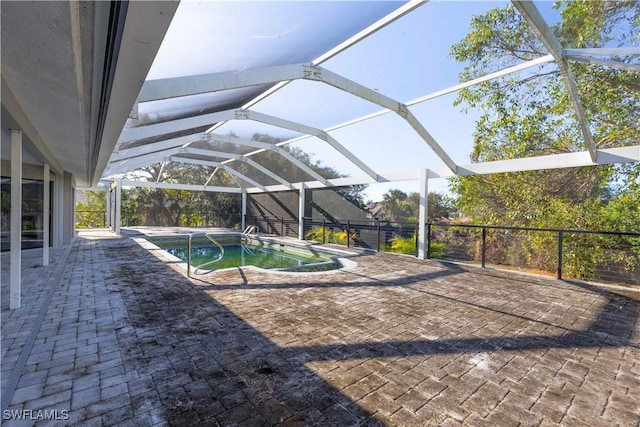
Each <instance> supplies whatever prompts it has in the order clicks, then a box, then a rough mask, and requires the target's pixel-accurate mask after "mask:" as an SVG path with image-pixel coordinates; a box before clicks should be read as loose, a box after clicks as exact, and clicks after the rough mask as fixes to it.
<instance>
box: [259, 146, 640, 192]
mask: <svg viewBox="0 0 640 427" xmlns="http://www.w3.org/2000/svg"><path fill="white" fill-rule="evenodd" d="M639 161H640V145H635V146H630V147H619V148H608V149H603V150H598V162H597V163H594V162H593V161H592V160H591V156H590V154H589V152H588V151H580V152H576V153H563V154H550V155H546V156H537V157H530V158H526V159H513V160H498V161H494V162H485V163H471V164H467V165H460V166H458V169H459V170H460V171H461V172H462V174H463V175H466V176H468V175H489V174H494V173H505V172H524V171H532V170H546V169H563V168H567V167H584V166H594V165H607V164H614V163H629V162H639ZM420 173H421V170H413V171H404V172H397V173H385V174H384V179H385V180H386V181H388V182H400V181H416V180H419V179H420ZM452 176H454V174H453V173H452V172H451V170H449V169H448V168H444V167H443V168H440V169H436V170H429V178H433V179H437V178H449V177H452ZM328 181H329V183H330V185H332V186H335V187H342V186H349V185H359V184H371V183H372V179H371V177H369V176H366V175H362V176H358V177H346V178H335V179H329V180H328ZM292 184H293V185H294V186H299V185H300V184H301V183H299V182H294V183H292ZM304 184H305V186H306V187H307V188H322V187H324V184H323V183H320V182H318V181H307V182H305V183H304ZM266 188H267V190H268V191H274V192H275V191H286V190H288V188H286V187H284V186H282V185H268V186H266ZM247 192H248V193H260V192H262V190H260V189H258V188H248V189H247Z"/></svg>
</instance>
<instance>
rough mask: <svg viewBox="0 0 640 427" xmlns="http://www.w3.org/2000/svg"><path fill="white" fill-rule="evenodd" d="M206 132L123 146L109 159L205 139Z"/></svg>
mask: <svg viewBox="0 0 640 427" xmlns="http://www.w3.org/2000/svg"><path fill="white" fill-rule="evenodd" d="M207 139H208V137H207V134H205V133H202V132H200V133H195V134H192V135H185V136H180V137H178V138H171V139H167V140H164V141H158V142H153V143H150V144H144V145H139V146H137V147H132V148H125V149H122V150H118V151H116V152H115V153H113V154H112V155H111V161H112V162H114V161H117V160H124V159H128V158H131V157H137V156H141V155H143V154H149V153H153V152H155V151H162V150H167V149H169V148H175V147H182V146H185V145H186V144H189V143H193V142H198V141H203V140H207Z"/></svg>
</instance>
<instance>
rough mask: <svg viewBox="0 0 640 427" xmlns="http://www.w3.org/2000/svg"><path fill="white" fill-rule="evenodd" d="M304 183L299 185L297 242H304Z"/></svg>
mask: <svg viewBox="0 0 640 427" xmlns="http://www.w3.org/2000/svg"><path fill="white" fill-rule="evenodd" d="M305 188H306V186H305V185H304V182H301V183H300V190H299V191H300V194H299V195H298V240H304V203H305V200H304V196H305Z"/></svg>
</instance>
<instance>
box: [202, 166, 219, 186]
mask: <svg viewBox="0 0 640 427" xmlns="http://www.w3.org/2000/svg"><path fill="white" fill-rule="evenodd" d="M218 170H220V167H216V168H215V169H214V170H213V172H211V175H209V178H207V180H206V181H205V183H204V186H205V187H206V186H207V184H209V182H211V180H212V179H213V177H214V176H215V175H216V173H217V172H218Z"/></svg>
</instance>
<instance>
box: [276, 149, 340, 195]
mask: <svg viewBox="0 0 640 427" xmlns="http://www.w3.org/2000/svg"><path fill="white" fill-rule="evenodd" d="M273 151H275V152H276V153H278V154H280V155H281V156H282V157H284V158H285V159H287V160H289V161H290V162H291V163H293V164H294V165H296V166H298V167H299V168H300V169H302V170H303V171H304V172H306V173H307V175H310V176H311V177H313V178H315V179H316V180H317V181H318V182H320V183H322V184H323V185H324V186H325V187H326V186H330V185H331V183H330V182H329V180H327V179H326V178H324V177H323V176H322V175H320V174H319V173H318V172H316V171H314V170H313V169H311V168H310V167H309V166H307V165H305V164H304V163H302V162H301V161H300V160H298V159H296V158H295V157H293V156H292V155H291V154H290V153H289V152H287V151H286V150H285V149H284V148H281V147H273Z"/></svg>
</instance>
